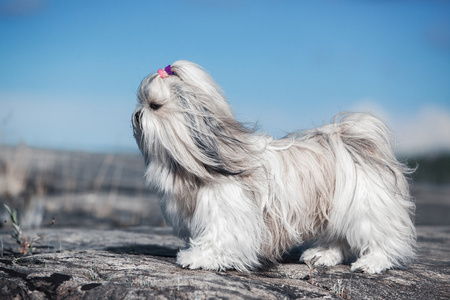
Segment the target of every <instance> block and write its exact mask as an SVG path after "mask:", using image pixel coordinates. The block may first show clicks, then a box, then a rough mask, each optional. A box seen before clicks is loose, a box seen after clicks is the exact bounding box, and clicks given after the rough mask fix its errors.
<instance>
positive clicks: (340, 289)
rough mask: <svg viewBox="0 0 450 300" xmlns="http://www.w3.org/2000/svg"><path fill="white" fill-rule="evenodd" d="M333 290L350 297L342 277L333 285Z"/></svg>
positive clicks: (345, 297) (339, 294)
mask: <svg viewBox="0 0 450 300" xmlns="http://www.w3.org/2000/svg"><path fill="white" fill-rule="evenodd" d="M331 291H332V292H333V293H335V294H336V295H338V296H339V297H341V298H344V299H350V297H349V294H348V291H347V290H346V289H345V284H344V283H343V281H342V279H338V280H337V284H336V283H335V284H334V285H333V286H332V288H331Z"/></svg>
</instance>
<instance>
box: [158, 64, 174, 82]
mask: <svg viewBox="0 0 450 300" xmlns="http://www.w3.org/2000/svg"><path fill="white" fill-rule="evenodd" d="M158 74H159V76H161V78H163V79H164V78H166V77H167V75H173V74H174V73H173V71H172V66H171V65H168V66H167V67H165V68H164V70H163V69H159V70H158ZM166 74H167V75H166Z"/></svg>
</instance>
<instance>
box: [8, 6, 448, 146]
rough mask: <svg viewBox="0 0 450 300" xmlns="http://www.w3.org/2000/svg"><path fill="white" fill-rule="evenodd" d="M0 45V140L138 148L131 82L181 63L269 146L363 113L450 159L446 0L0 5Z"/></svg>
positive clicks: (402, 139)
mask: <svg viewBox="0 0 450 300" xmlns="http://www.w3.org/2000/svg"><path fill="white" fill-rule="evenodd" d="M0 41H1V42H0V143H6V144H17V143H20V142H24V143H26V144H28V145H32V146H38V147H49V148H58V149H76V150H87V151H116V150H137V147H136V146H135V142H134V140H133V137H132V130H131V126H130V115H131V113H132V112H133V110H134V108H135V105H136V90H137V88H138V85H139V83H140V81H141V80H142V79H143V78H144V77H145V76H146V75H148V74H149V73H153V72H155V71H156V70H157V69H159V68H162V67H165V66H166V65H168V64H170V63H172V62H174V61H176V60H179V59H185V60H191V61H194V62H196V63H198V64H200V65H202V66H204V67H205V68H206V69H207V70H208V71H209V72H210V73H211V74H212V75H213V77H214V78H215V79H216V81H217V82H218V83H219V84H220V85H221V86H222V88H223V89H224V91H225V94H226V95H227V97H228V99H229V101H230V104H231V105H232V107H233V110H234V112H235V114H236V117H237V118H238V119H239V120H241V121H246V122H258V123H259V124H260V127H261V128H262V129H263V130H265V131H267V132H268V133H271V134H273V135H275V136H277V137H281V136H283V135H284V134H285V133H286V132H289V131H294V130H297V129H304V128H310V127H313V126H318V125H322V124H324V123H326V122H328V121H330V120H331V118H332V117H333V115H334V114H336V113H338V112H341V111H346V110H366V111H371V112H373V113H375V114H377V115H379V116H380V117H382V118H383V119H385V120H386V121H387V122H388V123H389V124H390V125H391V127H392V128H393V130H394V132H395V134H396V136H397V140H398V144H399V149H400V150H401V151H406V152H407V151H410V152H414V151H425V150H434V149H447V150H450V2H448V1H400V0H397V1H337V0H334V1H294V0H292V1H275V0H273V1H264V0H259V1H256V0H255V1H246V0H242V1H238V0H223V1H220V0H211V1H207V0H191V1H138V0H133V1H115V0H108V1H106V0H103V1H100V0H99V1H86V0H77V1H69V0H67V1H61V0H58V1H57V0H53V1H52V0H47V1H44V0H0Z"/></svg>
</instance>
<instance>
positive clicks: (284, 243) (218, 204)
mask: <svg viewBox="0 0 450 300" xmlns="http://www.w3.org/2000/svg"><path fill="white" fill-rule="evenodd" d="M137 98H138V104H137V108H136V110H135V111H134V113H133V115H132V125H133V133H134V137H135V139H136V142H137V144H138V146H139V149H140V150H141V152H142V154H143V156H144V158H145V163H146V171H145V175H144V177H145V180H146V182H147V184H148V185H149V186H150V187H152V188H154V189H156V190H157V191H158V192H159V193H160V195H161V200H160V206H161V209H162V212H163V214H164V217H165V219H166V221H167V223H168V224H169V225H171V226H172V227H173V230H174V233H175V234H176V235H178V236H179V237H180V238H182V239H183V240H185V241H186V244H187V247H186V248H184V249H182V250H180V251H179V252H178V254H177V263H178V264H179V265H181V266H182V267H183V268H190V269H205V270H228V269H235V270H237V271H241V272H248V271H251V270H255V269H258V268H261V267H262V266H264V265H266V264H271V263H276V262H278V261H279V260H280V258H281V257H282V255H283V254H284V253H286V252H287V251H289V250H290V249H291V248H292V247H294V246H297V245H300V244H301V243H303V242H304V241H310V244H311V248H310V249H307V250H306V251H304V252H303V254H302V256H301V258H300V260H301V261H311V260H314V261H315V264H316V265H324V266H334V265H337V264H341V263H347V262H352V261H353V263H352V264H351V270H352V271H360V272H366V273H371V274H372V273H380V272H384V271H385V270H387V269H391V268H401V267H405V266H407V265H408V264H409V263H411V261H412V260H413V258H414V256H415V243H416V232H415V227H414V224H413V216H414V210H415V205H414V202H413V200H412V198H411V197H410V194H409V184H408V180H407V175H408V174H409V173H410V172H411V170H410V169H408V168H407V167H406V166H405V165H404V164H402V163H400V162H399V161H397V159H396V158H395V156H394V153H393V150H392V135H391V132H390V131H389V129H388V127H387V126H386V125H385V124H384V123H383V122H382V121H380V120H379V119H378V118H376V117H374V116H373V115H371V114H367V113H340V114H338V115H337V116H335V118H334V120H333V122H332V123H330V124H328V125H325V126H322V127H318V128H315V129H311V130H305V131H300V132H297V133H292V134H289V135H287V136H286V137H284V138H281V139H278V140H277V139H273V138H272V137H270V136H268V135H266V134H263V133H259V132H258V131H256V130H255V129H252V128H249V127H248V126H246V125H244V124H243V123H240V122H239V121H237V120H236V119H235V117H234V116H233V113H232V111H231V108H230V106H229V104H228V102H227V100H226V98H225V96H224V94H223V92H222V90H221V89H220V88H219V86H218V85H217V84H216V83H215V81H214V80H213V79H212V77H211V76H210V75H209V74H208V73H207V72H206V71H205V70H204V69H203V68H202V67H200V66H198V65H196V64H194V63H192V62H188V61H177V62H175V63H173V64H172V65H169V66H167V67H166V68H165V69H160V70H158V72H157V73H155V74H152V75H149V76H148V77H146V78H145V79H144V80H143V81H142V82H141V84H140V87H139V90H138V95H137Z"/></svg>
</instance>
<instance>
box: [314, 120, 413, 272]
mask: <svg viewBox="0 0 450 300" xmlns="http://www.w3.org/2000/svg"><path fill="white" fill-rule="evenodd" d="M322 128H323V129H324V130H326V131H328V132H326V134H327V135H328V138H329V145H330V146H331V148H332V150H333V153H334V154H335V157H336V181H335V193H334V199H333V204H332V211H331V214H330V225H331V226H330V228H331V233H332V234H333V235H338V236H341V237H343V238H346V240H347V241H348V243H349V245H350V247H351V248H352V250H353V252H354V253H355V252H357V253H355V254H356V255H358V256H361V255H365V254H370V253H374V254H381V253H382V254H383V255H385V256H386V257H388V258H389V260H390V262H391V264H392V266H394V267H395V266H397V267H399V266H402V265H406V264H408V263H409V262H410V261H411V260H412V258H413V257H414V256H415V242H416V232H415V228H414V225H413V220H412V218H413V214H414V210H415V205H414V202H413V201H412V199H411V196H410V193H409V184H408V180H407V175H408V174H410V173H412V172H413V170H411V169H409V168H407V167H406V166H405V165H404V164H402V163H400V162H399V161H398V160H397V159H396V157H395V155H394V151H393V136H392V134H391V131H390V130H389V128H388V127H387V126H386V125H385V124H384V123H383V122H382V121H381V120H379V119H378V118H376V117H374V116H373V115H371V114H367V113H344V114H339V115H337V116H336V117H335V122H334V123H333V124H331V125H329V126H325V127H322Z"/></svg>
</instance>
